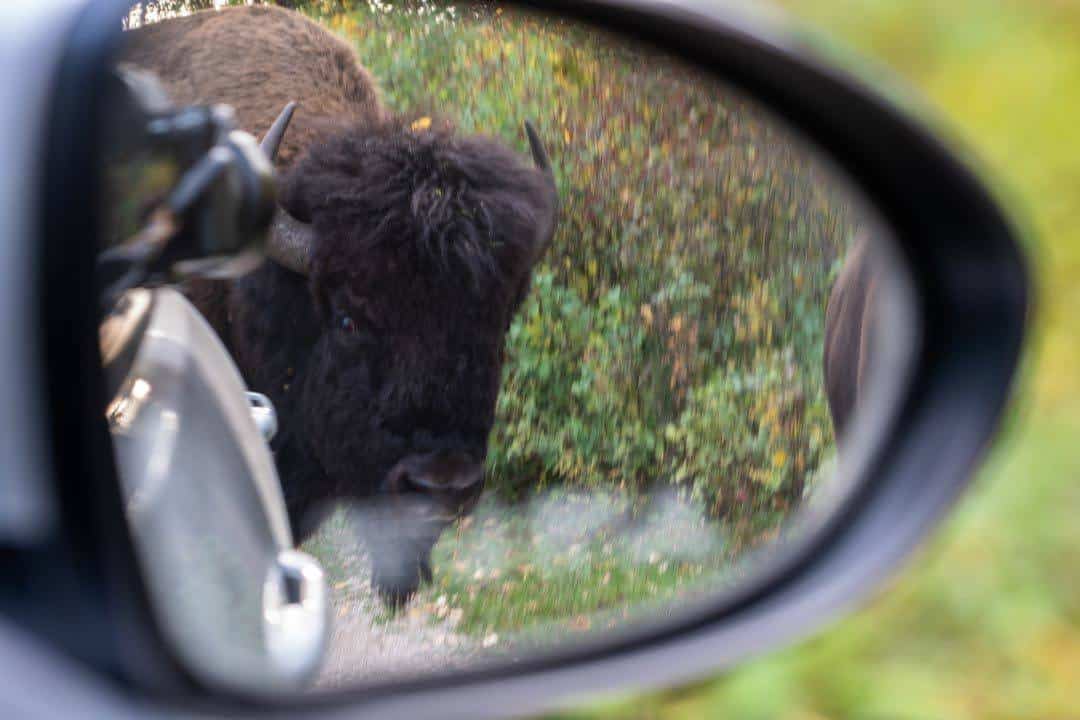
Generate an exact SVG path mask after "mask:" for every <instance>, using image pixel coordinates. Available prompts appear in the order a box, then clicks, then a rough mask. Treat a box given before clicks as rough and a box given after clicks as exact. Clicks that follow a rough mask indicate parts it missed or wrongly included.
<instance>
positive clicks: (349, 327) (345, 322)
mask: <svg viewBox="0 0 1080 720" xmlns="http://www.w3.org/2000/svg"><path fill="white" fill-rule="evenodd" d="M338 327H340V328H341V329H342V330H344V331H345V332H347V333H355V332H356V323H355V322H353V319H352V318H351V317H349V316H348V315H342V316H341V318H340V319H339V320H338Z"/></svg>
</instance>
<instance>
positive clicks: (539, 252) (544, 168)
mask: <svg viewBox="0 0 1080 720" xmlns="http://www.w3.org/2000/svg"><path fill="white" fill-rule="evenodd" d="M525 134H526V135H527V136H528V138H529V149H530V150H532V156H533V163H535V164H536V169H537V170H539V171H540V172H541V173H543V175H544V178H545V179H546V180H547V184H548V188H549V189H550V190H551V207H550V208H549V213H550V214H549V215H548V217H547V218H545V220H546V222H545V223H544V224H543V225H541V228H542V229H541V231H540V233H539V237H538V246H537V248H536V255H535V256H534V262H535V261H536V260H539V259H540V258H541V257H543V255H544V253H546V252H547V249H548V247H550V245H551V239H552V238H553V237H554V236H555V216H556V215H557V214H558V212H559V191H558V188H557V187H556V185H555V171H554V170H553V169H552V167H551V159H550V158H549V157H548V154H547V150H545V149H544V143H543V142H541V141H540V135H539V133H537V132H536V127H535V126H534V125H533V124H532V123H531V122H530V121H528V120H526V121H525Z"/></svg>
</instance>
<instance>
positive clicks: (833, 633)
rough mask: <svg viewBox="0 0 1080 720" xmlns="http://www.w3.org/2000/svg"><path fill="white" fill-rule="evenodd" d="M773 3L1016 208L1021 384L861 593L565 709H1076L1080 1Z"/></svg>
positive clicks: (823, 714)
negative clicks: (645, 684)
mask: <svg viewBox="0 0 1080 720" xmlns="http://www.w3.org/2000/svg"><path fill="white" fill-rule="evenodd" d="M782 4H783V5H784V6H786V9H787V10H789V11H790V12H791V13H793V14H794V15H795V16H796V17H797V18H799V19H800V20H803V21H806V22H805V23H804V27H809V28H812V29H813V30H816V31H817V32H816V33H815V35H816V40H814V41H813V42H815V43H818V44H820V43H821V42H822V37H824V42H825V43H827V45H826V46H825V47H824V48H820V49H823V50H824V51H825V52H826V53H834V55H836V57H838V58H840V61H841V62H848V63H851V62H852V59H851V56H850V54H849V53H848V51H850V50H852V49H853V50H854V51H856V52H857V53H858V54H860V55H862V56H864V57H870V58H873V59H876V60H877V61H879V62H880V63H881V65H883V66H884V67H887V71H886V73H885V74H889V73H892V74H894V75H899V76H900V78H901V79H902V80H903V81H905V82H906V83H907V84H908V85H910V86H912V87H914V88H915V89H916V91H917V92H918V93H919V94H921V95H922V96H923V97H924V98H926V99H928V101H929V103H928V104H929V105H930V106H932V107H933V109H934V111H935V112H936V113H937V114H938V115H939V118H940V119H941V120H942V121H943V122H942V124H943V125H945V126H947V127H948V130H946V132H947V133H948V134H949V135H951V136H952V137H953V139H958V140H959V141H960V143H961V145H962V146H963V147H965V148H966V150H967V151H969V153H970V154H971V155H972V156H973V157H974V158H975V160H976V163H977V164H978V165H979V166H980V167H981V168H982V169H983V170H984V171H985V172H986V173H987V176H988V177H989V178H990V179H991V182H992V183H993V184H994V185H995V188H996V189H997V190H998V192H999V193H1000V195H1001V197H1002V199H1003V200H1004V201H1005V202H1006V203H1007V204H1008V205H1009V206H1010V207H1011V208H1012V209H1013V210H1014V212H1015V213H1016V214H1017V217H1018V218H1019V220H1020V223H1021V224H1022V225H1026V229H1027V230H1028V231H1029V237H1028V238H1027V243H1028V246H1029V249H1030V251H1031V253H1032V256H1033V262H1032V264H1033V273H1034V275H1035V279H1036V282H1037V285H1038V300H1037V303H1038V306H1037V311H1038V314H1037V317H1036V321H1035V328H1034V331H1033V333H1032V337H1031V343H1030V348H1029V352H1028V356H1027V358H1026V365H1025V368H1024V371H1023V373H1022V378H1021V380H1020V382H1019V385H1018V388H1017V393H1016V398H1015V400H1014V403H1013V407H1012V410H1011V412H1010V415H1009V417H1008V419H1007V421H1006V423H1005V426H1004V428H1003V430H1002V432H1001V433H1000V435H999V438H998V441H997V444H996V447H995V449H994V450H993V452H992V453H991V455H990V457H989V458H988V460H987V462H986V464H985V466H984V467H983V468H982V470H981V471H980V472H979V475H978V478H977V481H976V482H975V484H974V486H973V487H972V489H971V490H970V491H969V492H968V494H967V495H966V497H965V498H964V499H963V500H962V502H961V503H960V505H959V507H958V508H957V509H956V511H955V512H954V513H953V516H952V517H951V519H950V520H949V521H948V522H947V523H946V525H945V527H944V529H943V530H941V531H939V532H938V533H937V534H936V536H935V537H934V538H933V539H932V540H931V541H930V542H929V543H928V544H927V546H926V547H925V548H924V549H923V550H922V551H921V552H919V553H918V554H917V555H916V557H915V558H913V559H912V561H911V562H910V563H909V565H908V567H907V568H906V570H905V571H903V572H902V574H901V575H900V576H899V577H897V578H896V579H895V580H894V582H892V583H891V584H890V585H889V586H888V587H886V588H885V589H884V590H883V591H882V592H880V593H879V595H878V597H877V599H876V600H874V601H873V602H871V603H870V604H869V606H867V607H865V608H863V609H862V610H861V611H860V612H858V613H856V614H855V615H853V616H850V617H848V618H846V619H844V620H842V621H840V622H838V623H836V624H834V625H833V626H832V627H830V628H828V629H826V630H825V631H824V632H821V633H820V634H818V635H817V636H815V637H814V638H813V639H810V640H807V641H804V642H802V643H801V644H798V645H796V646H794V647H791V648H788V649H786V650H782V651H780V652H777V653H774V654H771V655H769V656H767V657H764V658H761V659H758V660H756V661H752V662H750V663H748V664H746V665H744V666H742V667H741V668H739V669H737V670H735V671H733V672H730V673H727V674H725V675H723V676H720V677H716V678H713V679H709V680H706V681H703V682H701V683H699V684H695V685H692V686H689V687H684V688H680V689H675V690H671V691H667V692H663V693H658V694H652V695H648V696H644V697H632V698H624V699H620V700H616V701H612V702H608V703H604V704H601V705H593V706H591V707H588V708H587V709H583V710H580V711H577V712H571V713H567V714H564V715H561V716H560V717H566V718H586V717H587V718H612V717H620V718H621V717H626V718H672V719H674V718H703V717H730V718H740V719H745V718H792V719H800V720H801V719H804V718H805V719H809V718H851V717H865V718H869V717H873V718H979V719H992V718H1048V719H1049V718H1078V717H1080V482H1078V478H1080V373H1078V372H1077V367H1078V365H1077V360H1078V355H1080V282H1078V280H1077V278H1078V277H1080V3H1075V2H1068V1H1067V0H1058V1H1055V0H948V1H943V0H936V1H935V0H784V1H783V3H782ZM834 51H839V52H834ZM845 56H846V57H847V60H846V61H845V60H844V59H843V58H844V57H845ZM860 69H861V70H865V66H863V65H862V64H860ZM871 72H874V71H873V70H872V71H871ZM938 129H939V130H941V129H942V127H941V125H940V124H939V125H938Z"/></svg>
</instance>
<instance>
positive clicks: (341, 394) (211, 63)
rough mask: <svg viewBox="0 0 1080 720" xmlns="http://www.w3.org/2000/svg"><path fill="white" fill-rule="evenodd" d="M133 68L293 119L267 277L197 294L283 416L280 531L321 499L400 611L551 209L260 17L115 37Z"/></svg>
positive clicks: (478, 477)
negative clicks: (357, 517) (339, 506)
mask: <svg viewBox="0 0 1080 720" xmlns="http://www.w3.org/2000/svg"><path fill="white" fill-rule="evenodd" d="M125 60H126V61H127V62H130V63H132V64H134V65H136V66H139V67H142V68H143V69H147V70H150V71H153V72H154V73H156V74H157V75H158V76H159V77H160V78H161V79H162V80H163V82H164V84H165V86H166V88H167V89H168V90H169V92H170V93H171V94H172V96H173V99H174V100H175V101H177V102H180V103H211V102H214V103H226V104H229V105H232V106H233V107H234V108H235V109H236V112H237V117H238V119H239V121H240V123H241V124H242V125H243V127H244V128H245V129H246V130H249V131H251V132H255V133H261V132H263V131H265V130H266V128H267V127H268V126H269V125H270V122H271V120H272V119H273V117H274V115H275V114H276V113H277V111H280V110H281V108H282V107H283V106H285V104H286V103H287V102H289V101H292V100H295V101H298V103H299V107H298V109H297V111H296V118H295V120H294V123H293V126H292V127H291V128H290V129H289V130H288V132H287V135H286V139H285V143H284V145H283V146H282V147H283V153H282V155H281V156H280V159H279V167H280V169H281V170H282V171H283V175H282V182H281V193H280V198H279V200H280V204H281V210H280V211H279V215H278V220H277V221H276V223H275V227H274V231H273V233H272V236H271V238H270V241H269V245H270V250H269V253H268V254H270V255H271V257H272V258H274V260H275V262H267V263H264V264H263V265H262V266H261V267H260V268H259V269H257V270H255V271H254V272H252V273H250V274H249V275H247V276H245V277H243V278H241V279H239V280H237V281H234V282H232V283H229V284H217V285H211V284H203V285H201V286H197V287H193V288H192V291H191V293H190V295H191V297H192V299H193V301H194V302H195V304H196V305H197V306H198V307H199V309H200V310H201V311H202V312H203V313H204V314H205V315H206V316H207V317H208V318H209V319H210V320H211V322H212V323H213V324H214V325H215V328H216V329H217V331H218V332H219V334H220V335H221V337H222V338H224V339H225V341H226V343H227V345H228V346H229V349H230V351H231V352H232V354H233V357H234V358H235V360H236V362H237V364H238V366H239V367H240V369H241V371H242V373H243V374H244V377H245V380H246V381H247V383H248V385H249V386H250V387H251V388H252V389H254V390H258V391H260V392H264V393H266V394H267V395H268V396H270V398H271V399H272V400H273V402H274V404H275V406H276V407H277V410H278V413H279V418H280V421H281V427H282V430H281V432H280V433H279V435H278V437H276V438H275V440H274V451H275V457H276V461H277V465H278V470H279V474H280V476H281V480H282V484H283V488H284V492H285V497H286V502H287V504H288V508H289V513H290V518H291V520H292V522H293V526H294V529H296V531H297V533H298V534H299V535H300V536H302V535H303V534H305V532H306V531H308V530H310V528H311V525H310V522H311V521H310V518H311V516H312V514H313V511H317V510H318V509H319V508H320V507H322V506H323V505H324V504H325V503H327V502H328V501H331V500H353V501H357V502H359V503H361V504H362V505H363V506H364V507H368V508H371V509H372V512H370V513H368V514H367V520H366V522H365V523H364V528H365V535H366V540H367V544H368V546H369V548H370V551H371V556H372V566H373V580H374V584H375V587H376V589H377V590H378V591H379V592H380V594H381V595H382V596H383V597H384V599H386V600H387V601H389V602H391V603H395V604H396V603H400V602H402V601H403V600H404V599H406V598H407V597H408V596H409V595H410V594H411V593H412V592H413V591H414V590H415V589H416V588H417V586H418V584H419V582H420V581H421V580H422V579H424V578H426V577H428V576H430V572H431V570H430V552H431V548H432V546H433V545H434V543H435V541H436V539H437V538H438V536H439V535H440V534H441V532H442V531H443V530H444V529H445V527H446V526H447V525H448V524H449V523H451V522H453V521H454V520H455V519H456V518H458V517H461V515H462V514H464V513H466V512H468V511H469V510H470V509H471V507H472V506H473V505H474V504H475V502H476V499H477V497H478V495H479V493H480V490H481V487H482V485H483V476H484V470H483V463H484V460H485V456H486V453H487V442H488V435H489V433H490V431H491V428H492V424H493V422H494V414H495V402H496V398H497V395H498V391H499V385H500V376H501V372H502V363H503V343H504V336H505V334H506V331H507V329H508V327H509V325H510V323H511V320H512V318H513V316H514V314H515V312H516V310H517V309H518V307H519V306H520V305H521V303H522V301H523V299H524V298H525V297H526V295H527V293H528V289H529V283H530V276H531V272H532V269H533V267H534V266H535V264H536V263H537V261H538V260H539V259H540V258H541V256H542V255H543V253H544V251H545V249H546V248H547V247H548V245H549V244H550V241H551V237H552V234H553V231H554V228H555V216H556V205H557V197H556V190H555V182H554V179H553V175H552V169H551V167H550V164H549V162H548V159H547V156H546V154H545V152H544V150H543V148H542V147H541V145H540V143H539V140H538V139H537V137H536V135H535V133H533V132H532V131H531V129H530V132H529V140H530V144H531V146H532V152H533V160H532V162H525V161H524V160H523V159H522V158H520V157H519V156H518V155H517V154H516V153H514V152H512V151H511V150H510V149H508V148H507V147H505V146H504V145H502V144H501V143H499V142H497V141H495V140H493V139H490V138H485V137H460V136H458V135H456V134H454V133H453V132H452V131H451V130H449V129H447V128H446V127H444V126H443V125H441V124H439V123H435V124H434V125H432V126H431V127H426V125H427V123H423V124H417V123H412V122H410V121H409V120H408V119H404V118H396V117H392V116H391V115H390V114H389V113H387V112H386V111H385V110H384V109H383V108H382V106H381V104H380V102H379V99H378V90H377V88H376V87H375V85H374V83H373V81H372V79H371V77H370V76H369V75H368V73H367V72H366V71H365V70H364V69H363V67H362V66H361V65H360V64H359V62H358V61H357V59H356V58H355V56H354V55H353V53H352V51H351V50H350V49H349V48H348V47H347V46H345V45H344V44H343V43H342V42H341V41H340V40H338V39H337V38H335V37H334V36H333V35H331V34H329V33H328V32H327V31H325V30H323V29H322V28H321V27H319V26H318V25H316V24H314V23H312V22H310V21H308V20H306V19H305V18H303V17H302V16H300V15H298V14H296V13H292V12H288V11H284V10H280V9H276V8H266V7H251V8H236V9H231V10H225V11H222V12H216V13H215V12H207V13H200V14H196V15H193V16H190V17H186V18H177V19H174V20H168V21H164V22H162V23H158V24H156V25H150V26H148V27H146V28H144V29H141V30H137V31H134V32H131V33H129V43H128V47H127V51H126V56H125Z"/></svg>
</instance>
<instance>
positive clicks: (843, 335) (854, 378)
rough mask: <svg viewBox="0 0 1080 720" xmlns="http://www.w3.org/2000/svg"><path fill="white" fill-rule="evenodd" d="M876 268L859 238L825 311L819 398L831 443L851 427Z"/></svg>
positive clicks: (865, 366) (867, 348)
mask: <svg viewBox="0 0 1080 720" xmlns="http://www.w3.org/2000/svg"><path fill="white" fill-rule="evenodd" d="M876 268H877V264H876V261H875V255H874V252H873V247H872V245H871V242H870V240H869V239H868V238H867V237H866V235H865V234H862V235H859V236H858V237H857V238H856V239H855V241H854V243H852V246H851V249H850V251H849V252H848V255H847V257H846V258H845V260H844V267H843V269H842V270H841V271H840V275H839V276H838V277H837V279H836V284H835V285H833V289H832V292H831V293H830V294H829V301H828V305H827V307H826V309H825V357H824V370H825V395H826V398H827V399H828V403H829V412H830V414H831V415H832V421H833V430H834V434H835V435H836V437H837V440H839V439H840V438H841V437H842V436H843V434H844V432H845V430H846V429H847V428H848V425H849V424H850V422H851V416H852V414H853V413H854V412H855V409H856V407H857V406H858V404H859V402H860V400H861V399H862V394H863V390H864V387H865V385H866V380H867V376H868V373H869V370H870V368H871V367H872V345H873V338H874V328H875V323H876V322H877V320H876V308H877V304H878V299H877V298H878V294H879V292H878V284H879V278H878V273H877V269H876Z"/></svg>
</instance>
